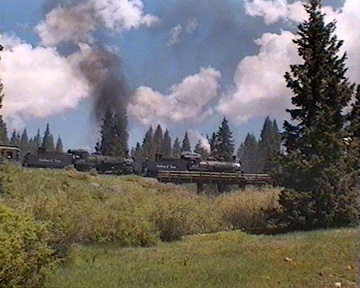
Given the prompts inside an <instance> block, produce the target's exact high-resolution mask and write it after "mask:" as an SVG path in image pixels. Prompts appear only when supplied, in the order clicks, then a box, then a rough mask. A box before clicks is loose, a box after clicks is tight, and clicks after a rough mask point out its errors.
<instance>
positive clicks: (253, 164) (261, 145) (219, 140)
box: [131, 117, 281, 173]
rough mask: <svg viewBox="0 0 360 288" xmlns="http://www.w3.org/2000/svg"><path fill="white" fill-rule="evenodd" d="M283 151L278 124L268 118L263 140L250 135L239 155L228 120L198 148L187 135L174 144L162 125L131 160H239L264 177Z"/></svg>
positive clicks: (133, 152) (149, 133) (148, 134)
mask: <svg viewBox="0 0 360 288" xmlns="http://www.w3.org/2000/svg"><path fill="white" fill-rule="evenodd" d="M192 147H194V149H192ZM280 147H281V139H280V132H279V129H278V126H277V123H276V120H271V119H270V117H267V118H266V119H265V121H264V124H263V128H262V131H261V134H260V139H259V140H257V139H256V137H255V136H254V134H250V133H248V134H247V136H246V139H245V141H244V142H243V143H241V144H240V146H239V148H238V149H237V153H236V154H235V145H234V139H233V132H232V131H231V129H230V127H229V122H228V120H227V119H226V118H224V119H223V120H222V122H221V125H220V126H219V127H218V129H217V131H215V132H213V133H212V134H211V136H209V135H206V138H205V139H204V140H198V141H197V142H196V144H195V146H192V144H191V142H190V139H189V135H188V132H185V134H184V136H183V138H182V140H180V139H179V138H178V137H176V138H175V140H174V142H172V138H171V136H170V131H169V130H168V129H165V131H164V129H163V128H162V127H161V125H160V124H159V125H158V126H157V127H156V129H155V131H154V129H153V127H152V126H150V127H149V129H148V130H147V131H146V133H145V136H144V138H143V141H142V143H140V142H137V143H136V146H135V147H133V148H132V149H131V156H133V157H135V159H150V160H154V159H155V155H156V154H161V155H162V156H163V157H175V158H179V157H180V155H181V153H182V152H194V153H197V154H200V155H201V156H202V158H203V159H216V160H221V161H233V160H234V159H233V157H234V156H237V159H238V160H240V161H241V163H242V165H243V169H244V171H245V172H247V173H261V172H266V171H270V170H271V167H272V166H273V165H274V164H273V161H274V160H275V158H276V156H277V155H278V154H279V153H280Z"/></svg>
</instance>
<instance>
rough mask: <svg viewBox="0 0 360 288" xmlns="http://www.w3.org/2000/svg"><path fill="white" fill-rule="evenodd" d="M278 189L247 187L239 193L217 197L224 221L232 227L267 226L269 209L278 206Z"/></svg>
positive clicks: (246, 228)
mask: <svg viewBox="0 0 360 288" xmlns="http://www.w3.org/2000/svg"><path fill="white" fill-rule="evenodd" d="M278 195H279V191H278V190H277V189H266V190H260V191H259V190H254V189H247V190H245V191H243V192H239V193H231V194H225V195H222V196H220V197H218V198H217V199H215V203H214V205H215V206H216V207H217V209H219V211H220V213H221V217H222V219H223V221H225V223H226V225H227V227H231V228H232V229H243V230H250V229H253V228H266V226H267V225H268V222H269V214H268V211H269V210H272V209H274V208H275V207H277V205H278V204H277V200H278Z"/></svg>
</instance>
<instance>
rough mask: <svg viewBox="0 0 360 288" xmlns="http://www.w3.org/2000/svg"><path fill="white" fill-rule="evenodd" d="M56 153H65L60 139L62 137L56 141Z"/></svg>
mask: <svg viewBox="0 0 360 288" xmlns="http://www.w3.org/2000/svg"><path fill="white" fill-rule="evenodd" d="M55 151H56V152H64V146H63V143H62V140H61V138H60V135H59V137H58V139H57V141H56V148H55Z"/></svg>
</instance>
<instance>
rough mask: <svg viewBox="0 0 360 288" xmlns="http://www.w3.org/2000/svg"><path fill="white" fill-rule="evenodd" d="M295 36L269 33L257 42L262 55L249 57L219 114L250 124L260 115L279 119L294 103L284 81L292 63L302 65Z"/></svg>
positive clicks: (246, 58)
mask: <svg viewBox="0 0 360 288" xmlns="http://www.w3.org/2000/svg"><path fill="white" fill-rule="evenodd" d="M294 37H295V35H294V34H292V33H291V32H288V31H282V32H281V34H271V33H266V34H264V35H263V36H262V37H261V38H260V39H258V40H256V43H257V44H258V45H260V52H259V54H258V55H255V56H248V57H245V58H244V59H243V60H242V61H241V62H240V63H239V65H238V67H237V69H236V72H235V76H234V88H233V90H232V91H230V92H229V93H227V94H226V95H224V97H223V98H222V99H221V100H220V102H219V106H218V107H217V109H218V111H219V112H221V113H222V114H224V115H226V116H228V117H230V118H231V119H232V120H234V121H238V122H241V121H247V120H249V119H250V118H253V117H256V116H266V115H272V116H274V117H276V116H279V114H278V113H279V112H280V111H281V113H283V114H284V113H285V108H286V107H288V105H289V104H290V98H289V94H290V93H291V92H290V91H289V90H287V88H286V83H285V79H284V74H285V71H288V70H289V66H290V64H296V63H299V62H300V59H299V57H298V55H297V51H296V47H295V45H294V44H293V43H292V40H293V39H294Z"/></svg>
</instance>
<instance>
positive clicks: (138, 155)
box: [133, 142, 142, 160]
mask: <svg viewBox="0 0 360 288" xmlns="http://www.w3.org/2000/svg"><path fill="white" fill-rule="evenodd" d="M133 157H134V158H135V159H136V160H138V159H142V149H141V145H140V143H139V142H137V143H136V147H135V149H134V153H133Z"/></svg>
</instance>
